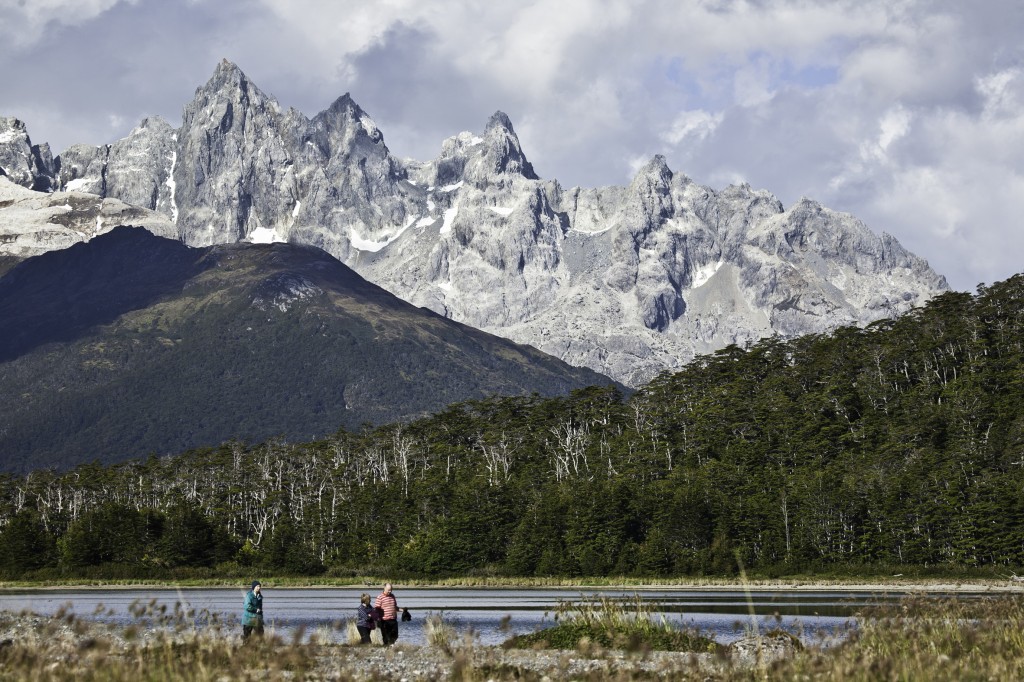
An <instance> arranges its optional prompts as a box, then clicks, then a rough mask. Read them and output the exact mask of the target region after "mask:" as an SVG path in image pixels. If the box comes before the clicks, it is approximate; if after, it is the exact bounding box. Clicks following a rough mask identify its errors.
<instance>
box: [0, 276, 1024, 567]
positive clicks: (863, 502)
mask: <svg viewBox="0 0 1024 682" xmlns="http://www.w3.org/2000/svg"><path fill="white" fill-rule="evenodd" d="M1022 345H1024V275H1017V276H1015V277H1013V278H1011V279H1009V280H1006V281H1004V282H1000V283H996V284H994V285H991V286H981V287H979V288H978V291H977V293H976V294H970V293H959V292H952V293H947V294H944V295H942V296H940V297H938V298H936V299H934V300H932V301H931V302H930V303H929V304H928V305H926V306H924V307H922V308H919V309H916V310H914V311H913V312H911V313H909V314H907V315H906V316H903V317H901V318H899V319H895V320H886V321H882V322H878V323H875V324H873V325H870V326H868V327H866V328H841V329H839V330H837V331H835V332H833V333H830V334H825V335H817V336H807V337H801V338H797V339H793V340H782V339H778V338H768V339H764V340H762V341H760V342H758V343H755V344H752V345H751V346H749V347H747V348H740V347H736V346H732V347H728V348H725V349H723V350H721V351H719V352H717V353H714V354H712V355H708V356H703V357H700V358H697V359H696V360H695V361H693V362H692V363H691V364H689V365H688V366H686V367H685V368H684V369H683V370H681V371H678V372H675V373H663V374H662V375H660V376H659V377H657V378H656V379H654V380H653V381H651V382H650V383H649V384H648V385H646V386H644V387H642V388H641V389H640V390H638V391H636V392H635V393H633V394H631V395H629V396H624V395H623V394H622V393H621V392H620V391H619V390H618V389H617V388H615V387H612V386H607V387H600V386H595V387H591V388H586V389H581V390H577V391H574V392H573V393H572V394H570V395H568V396H563V397H555V398H545V397H540V396H538V395H533V396H525V397H494V398H490V399H486V400H478V401H469V402H463V403H459V404H455V405H451V406H449V407H448V408H447V409H445V410H443V411H442V412H439V413H437V414H434V415H432V416H429V417H426V418H421V419H418V420H416V421H413V422H409V423H393V424H386V425H382V426H371V425H366V426H364V427H363V428H361V429H358V430H338V431H337V432H336V433H334V434H333V435H331V436H330V437H327V438H324V439H321V440H318V441H315V442H306V443H286V442H283V441H281V440H269V441H266V442H261V443H256V444H248V443H242V442H237V441H230V442H226V443H223V444H222V445H220V446H219V447H216V448H208V449H202V450H193V451H189V452H185V453H182V454H178V455H175V456H170V457H156V456H152V457H150V458H148V459H144V460H140V461H132V462H127V463H121V464H115V465H108V466H104V465H100V464H93V465H86V466H79V467H77V468H75V469H73V470H70V471H55V470H40V471H34V472H32V473H30V474H28V475H24V476H19V475H6V476H4V477H3V478H2V479H0V524H2V528H0V574H2V575H3V576H6V577H7V578H22V579H40V580H45V579H67V578H69V577H105V578H122V577H157V578H159V577H165V578H170V577H182V576H198V577H203V576H218V575H223V576H233V575H237V574H241V573H245V572H246V571H252V570H254V569H258V570H260V571H262V572H263V574H264V575H267V574H274V575H281V576H284V575H324V576H335V577H345V576H363V575H376V576H380V575H388V576H395V577H401V576H420V577H425V578H430V577H449V576H466V575H470V576H473V575H479V576H491V575H494V576H554V577H569V576H638V577H641V576H649V577H669V576H703V575H734V574H735V573H736V572H737V571H739V570H741V569H742V570H746V571H750V572H753V573H755V574H760V575H768V576H780V575H793V574H805V573H821V572H842V571H851V572H856V571H865V572H871V571H893V572H900V571H903V570H947V569H948V570H951V571H962V570H990V571H993V572H995V573H999V572H1002V573H1009V572H1011V571H1014V570H1017V568H1016V567H1020V566H1022V565H1024V409H1022V405H1024V362H1022V360H1024V352H1022ZM99 455H100V453H97V458H98V459H99V458H100V457H99Z"/></svg>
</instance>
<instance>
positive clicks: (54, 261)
mask: <svg viewBox="0 0 1024 682" xmlns="http://www.w3.org/2000/svg"><path fill="white" fill-rule="evenodd" d="M594 383H608V380H607V379H606V378H605V377H602V376H601V375H599V374H596V373H595V372H592V371H590V370H584V369H577V368H573V367H570V366H568V365H566V364H565V363H563V362H560V361H558V360H556V359H554V358H552V357H550V356H548V355H545V354H543V353H540V352H539V351H537V350H535V349H533V348H531V347H527V346H521V345H516V344H513V343H511V342H508V341H506V340H504V339H501V338H498V337H495V336H492V335H489V334H485V333H483V332H480V331H478V330H475V329H472V328H470V327H466V326H464V325H461V324H458V323H455V322H452V321H450V320H446V319H444V318H442V317H440V316H438V315H435V314H433V313H431V312H429V311H426V310H423V309H421V308H417V307H415V306H412V305H409V304H407V303H405V302H403V301H401V300H399V299H398V298H396V297H394V296H392V295H391V294H389V293H388V292H386V291H384V290H383V289H381V288H379V287H377V286H375V285H373V284H370V283H368V282H366V281H365V280H363V279H362V278H361V277H360V276H359V275H357V274H356V273H355V272H353V271H352V270H350V269H349V268H347V267H345V266H344V265H342V264H341V263H339V262H338V261H337V260H335V259H334V258H332V257H331V256H329V255H328V254H326V253H324V252H323V251H320V250H318V249H315V248H312V247H304V246H295V245H289V244H266V245H256V244H233V245H224V246H216V247H210V248H204V249H195V248H189V247H186V246H184V245H182V244H180V243H178V242H175V241H171V240H167V239H162V238H159V237H155V236H153V235H152V234H150V233H149V232H147V231H145V230H142V229H136V228H127V227H126V228H117V229H115V230H113V231H112V232H110V233H108V234H105V235H103V236H100V237H97V238H96V239H94V240H92V241H90V242H88V243H84V244H78V245H75V246H73V247H71V248H69V249H66V250H64V251H55V252H50V253H46V254H43V255H41V256H37V257H34V258H31V259H28V260H27V261H25V262H23V263H21V264H20V265H18V266H17V267H16V268H14V269H12V270H11V271H10V272H8V273H7V274H6V275H5V276H4V277H3V278H0V469H6V470H20V471H25V470H28V469H34V468H44V467H49V466H57V467H62V468H63V467H70V466H73V465H75V464H78V463H81V462H85V461H92V460H94V459H97V460H100V461H103V462H112V461H118V460H123V459H125V458H129V457H137V456H144V455H146V454H148V453H151V452H155V453H158V454H168V453H177V452H181V451H183V450H185V449H188V448H192V447H197V446H201V445H215V444H218V443H221V442H223V441H225V440H227V439H231V438H239V439H245V440H262V439H266V438H269V437H271V436H283V437H285V438H287V439H289V440H305V439H310V438H315V437H319V436H322V435H324V434H327V433H331V432H334V431H335V430H337V429H338V428H339V427H343V426H344V427H348V428H355V427H357V426H359V425H360V424H362V423H364V422H373V423H378V424H380V423H385V422H391V421H396V420H403V419H408V418H414V417H420V416H424V415H427V414H429V413H432V412H435V411H437V410H440V409H442V408H444V407H445V406H447V405H449V404H451V403H453V402H458V401H462V400H467V399H470V398H484V397H486V396H490V395H493V394H501V395H515V394H530V393H532V392H537V393H539V394H542V395H554V394H564V393H567V392H568V391H569V390H570V389H572V388H579V387H582V386H587V385H590V384H594Z"/></svg>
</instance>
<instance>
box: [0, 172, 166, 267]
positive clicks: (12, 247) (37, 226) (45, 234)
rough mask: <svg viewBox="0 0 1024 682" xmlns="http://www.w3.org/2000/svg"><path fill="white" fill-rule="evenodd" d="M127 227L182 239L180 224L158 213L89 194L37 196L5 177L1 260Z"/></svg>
mask: <svg viewBox="0 0 1024 682" xmlns="http://www.w3.org/2000/svg"><path fill="white" fill-rule="evenodd" d="M127 224H131V225H138V226H141V227H145V228H146V229H147V230H149V231H150V232H152V233H153V234H155V235H157V236H160V237H167V238H170V239H177V227H176V226H175V224H174V223H173V222H171V221H170V220H168V219H167V218H165V217H164V216H162V215H160V214H159V213H156V212H154V211H150V210H148V209H145V208H140V207H138V206H129V205H128V204H126V203H124V202H123V201H119V200H117V199H104V198H103V197H99V196H96V195H95V194H87V193H85V192H78V191H71V192H54V193H43V192H34V191H32V190H30V189H26V188H24V187H22V186H21V185H17V184H14V183H13V182H11V180H10V178H5V177H0V257H10V258H12V259H16V260H19V261H20V260H24V259H25V258H29V257H31V256H38V255H40V254H42V253H46V252H48V251H53V250H56V249H66V248H68V247H69V246H71V245H73V244H78V243H80V242H85V241H89V240H90V239H92V238H93V237H95V236H97V235H100V234H103V233H105V232H109V231H110V230H111V229H113V228H114V227H115V226H117V225H127Z"/></svg>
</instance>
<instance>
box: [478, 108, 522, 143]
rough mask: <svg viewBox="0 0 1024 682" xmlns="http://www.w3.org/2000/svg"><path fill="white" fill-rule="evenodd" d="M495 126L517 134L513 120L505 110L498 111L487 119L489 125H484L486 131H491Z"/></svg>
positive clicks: (514, 134) (513, 134)
mask: <svg viewBox="0 0 1024 682" xmlns="http://www.w3.org/2000/svg"><path fill="white" fill-rule="evenodd" d="M494 128H501V129H502V130H504V131H505V132H507V133H508V134H509V135H512V136H513V137H515V136H516V131H515V129H513V128H512V120H511V119H510V118H509V117H508V114H506V113H505V112H504V111H500V110H499V111H496V112H494V114H492V115H491V117H490V118H489V119H487V125H486V126H485V127H484V132H490V131H491V130H492V129H494Z"/></svg>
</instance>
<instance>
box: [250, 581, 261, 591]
mask: <svg viewBox="0 0 1024 682" xmlns="http://www.w3.org/2000/svg"><path fill="white" fill-rule="evenodd" d="M257 585H260V581H259V580H253V581H252V586H251V587H250V588H249V589H250V590H251V589H253V588H254V587H256V586H257Z"/></svg>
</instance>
